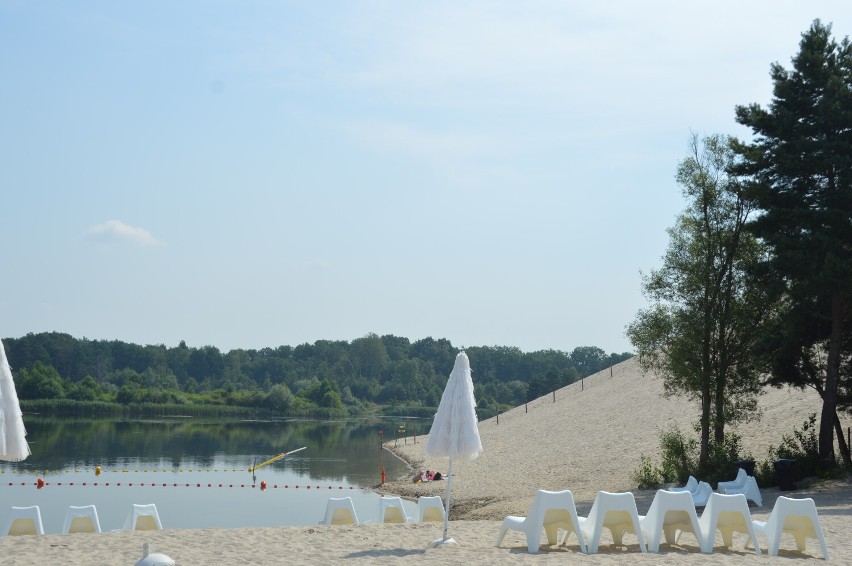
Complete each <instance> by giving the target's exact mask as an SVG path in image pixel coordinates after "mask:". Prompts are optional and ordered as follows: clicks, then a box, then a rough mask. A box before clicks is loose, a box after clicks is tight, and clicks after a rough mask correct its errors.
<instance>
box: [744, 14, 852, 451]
mask: <svg viewBox="0 0 852 566" xmlns="http://www.w3.org/2000/svg"><path fill="white" fill-rule="evenodd" d="M771 77H772V81H773V97H772V100H771V102H770V104H769V105H768V107H767V108H763V107H761V106H760V105H758V104H749V105H744V106H737V108H736V117H737V122H739V123H740V124H742V125H744V126H746V127H749V128H751V130H752V132H753V138H754V141H753V142H752V143H740V144H738V145H737V148H736V149H737V152H738V154H739V155H740V157H741V158H742V159H741V162H740V163H739V167H738V172H739V173H740V174H741V175H742V176H744V178H746V179H747V180H748V181H749V185H748V190H749V197H750V199H751V200H752V201H753V202H754V203H756V207H757V209H758V210H759V211H760V212H761V214H757V215H755V217H754V219H753V221H752V222H750V224H749V229H750V231H752V232H753V233H754V234H755V235H756V236H757V237H759V238H760V239H761V240H762V241H763V242H765V243H766V245H767V249H768V254H767V258H766V261H764V262H763V263H762V265H761V266H760V268H761V272H762V273H761V277H760V279H759V280H760V281H761V282H762V283H763V286H765V287H768V286H776V285H779V284H780V285H781V286H782V287H783V292H784V296H785V300H784V303H783V304H782V305H781V308H779V309H778V310H776V311H775V312H774V313H773V317H772V319H771V320H770V322H769V324H768V325H767V331H766V333H765V336H764V339H763V341H762V343H761V344H760V348H759V350H758V351H759V352H760V354H761V355H762V356H763V357H764V358H765V359H766V361H767V365H768V366H769V370H768V371H767V373H768V374H770V375H771V376H772V381H773V382H774V383H788V384H792V385H795V386H799V387H804V386H810V387H814V388H815V389H816V390H817V391H819V392H820V396H821V397H822V400H823V408H822V412H821V417H820V431H819V439H818V440H819V449H820V450H819V451H820V457H821V458H823V460H824V461H825V462H824V463H825V464H826V465H833V462H834V419H835V418H836V412H837V409H838V408H841V409H842V408H844V407H850V406H852V378H850V376H852V373H850V372H849V371H848V370H849V369H850V366H852V362H850V360H852V308H850V305H852V248H850V246H849V242H852V223H850V222H849V217H850V210H852V175H850V174H849V171H850V170H852V136H850V135H849V132H850V131H852V44H850V42H849V39H848V37H847V38H844V39H843V40H842V41H840V42H837V41H835V40H834V39H833V38H832V34H831V26H830V25H824V24H823V23H822V22H820V21H819V20H814V22H813V23H812V25H811V27H810V29H808V30H807V31H806V32H804V33H803V34H802V38H801V41H800V43H799V52H798V53H797V54H796V55H795V56H794V57H793V58H792V68H791V69H789V70H788V69H785V68H784V67H782V66H781V65H780V64H778V63H775V64H773V65H772V66H771ZM843 456H844V458H845V461H846V463H847V464H848V465H852V458H850V456H849V454H848V452H847V453H845V454H844V455H843Z"/></svg>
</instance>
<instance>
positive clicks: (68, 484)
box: [9, 482, 362, 491]
mask: <svg viewBox="0 0 852 566" xmlns="http://www.w3.org/2000/svg"><path fill="white" fill-rule="evenodd" d="M9 487H36V488H38V489H42V488H44V487H195V488H203V487H209V488H219V487H221V488H250V489H254V488H258V489H264V488H263V487H262V486H260V485H258V484H244V483H243V484H235V483H229V484H224V483H220V484H213V483H208V484H203V483H175V482H173V483H156V482H152V483H145V482H124V483H122V482H117V483H110V482H65V483H63V482H56V483H52V482H41V487H39V482H20V483H17V482H9ZM269 487H270V488H271V489H315V490H318V491H322V490H326V491H327V490H335V489H336V490H338V491H342V490H355V489H362V488H361V487H356V486H353V485H347V486H343V485H336V486H335V485H327V486H322V485H304V484H299V485H290V484H284V485H278V484H272V485H271V486H269Z"/></svg>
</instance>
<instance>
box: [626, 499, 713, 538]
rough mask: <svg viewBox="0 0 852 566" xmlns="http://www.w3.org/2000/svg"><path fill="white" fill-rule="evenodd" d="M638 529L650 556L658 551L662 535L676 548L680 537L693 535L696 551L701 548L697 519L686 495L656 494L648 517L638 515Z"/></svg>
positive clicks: (692, 505) (693, 507)
mask: <svg viewBox="0 0 852 566" xmlns="http://www.w3.org/2000/svg"><path fill="white" fill-rule="evenodd" d="M639 526H640V527H642V534H643V535H644V536H645V544H647V545H648V550H650V551H651V552H659V551H660V538H661V537H662V535H663V534H664V533H665V535H666V542H667V543H669V544H677V542H678V539H679V538H680V535H681V534H682V533H685V532H688V533H692V534H693V535H695V538H696V540H697V541H698V548H699V549H700V548H701V546H702V542H703V541H702V539H701V529H700V528H699V527H698V516H697V515H696V514H695V505H694V504H693V503H692V495H691V494H690V493H689V492H687V491H666V490H664V489H661V490H658V491H657V494H656V495H655V496H654V500H653V501H652V502H651V507H650V508H649V509H648V514H647V515H639Z"/></svg>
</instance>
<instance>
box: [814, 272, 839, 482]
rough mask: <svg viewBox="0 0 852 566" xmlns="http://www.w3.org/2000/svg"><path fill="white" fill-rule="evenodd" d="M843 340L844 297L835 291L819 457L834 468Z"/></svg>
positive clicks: (820, 427) (832, 302) (832, 301)
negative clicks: (835, 426)
mask: <svg viewBox="0 0 852 566" xmlns="http://www.w3.org/2000/svg"><path fill="white" fill-rule="evenodd" d="M842 338H843V295H842V293H841V291H840V290H839V289H835V290H834V292H833V293H832V297H831V337H830V338H829V342H828V360H827V361H828V364H827V367H826V371H825V390H824V391H823V396H822V414H821V415H820V422H819V457H820V460H822V461H823V463H824V464H826V465H828V466H834V465H835V463H836V460H835V456H834V419H835V418H836V416H837V383H838V376H839V373H840V343H841V340H842Z"/></svg>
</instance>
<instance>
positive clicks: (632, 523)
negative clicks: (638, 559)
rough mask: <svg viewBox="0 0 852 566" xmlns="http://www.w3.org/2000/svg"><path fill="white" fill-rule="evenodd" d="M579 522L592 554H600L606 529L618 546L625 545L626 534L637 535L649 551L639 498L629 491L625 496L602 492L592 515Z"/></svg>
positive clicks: (597, 497)
mask: <svg viewBox="0 0 852 566" xmlns="http://www.w3.org/2000/svg"><path fill="white" fill-rule="evenodd" d="M579 520H580V530H581V531H582V532H583V537H584V538H585V539H586V546H587V547H588V549H589V554H595V553H597V551H598V545H599V544H600V541H601V532H602V531H603V529H604V528H607V529H609V531H610V533H612V540H613V542H614V543H615V544H616V545H618V546H621V545H622V544H623V542H622V541H623V540H624V533H632V534H634V535H636V538H637V539H639V549H640V550H641V551H642V552H647V550H646V548H645V539H644V537H643V536H642V528H641V527H640V526H639V513H637V512H636V499H635V498H634V497H633V494H632V493H630V492H629V491H628V492H624V493H610V492H608V491H599V492H598V494H597V495H596V496H595V502H594V503H593V504H592V509H591V510H590V511H589V516H588V517H580V518H579Z"/></svg>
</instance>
